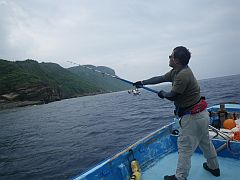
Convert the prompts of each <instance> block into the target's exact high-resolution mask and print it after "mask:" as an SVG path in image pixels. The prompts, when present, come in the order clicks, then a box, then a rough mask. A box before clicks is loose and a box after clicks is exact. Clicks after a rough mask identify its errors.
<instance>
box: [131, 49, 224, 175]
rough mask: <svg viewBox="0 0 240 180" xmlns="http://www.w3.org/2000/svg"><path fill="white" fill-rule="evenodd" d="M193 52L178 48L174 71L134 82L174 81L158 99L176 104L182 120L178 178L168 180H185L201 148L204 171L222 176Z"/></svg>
mask: <svg viewBox="0 0 240 180" xmlns="http://www.w3.org/2000/svg"><path fill="white" fill-rule="evenodd" d="M190 58H191V53H190V52H189V50H188V49H187V48H186V47H183V46H178V47H176V48H174V49H173V52H172V54H171V55H170V56H169V59H170V60H169V66H170V67H172V69H171V70H170V71H169V72H168V73H166V74H165V75H162V76H157V77H153V78H150V79H147V80H143V81H137V82H135V83H133V85H134V86H136V87H138V88H141V87H142V86H143V85H149V84H158V83H162V82H172V89H171V91H170V92H166V91H163V90H161V91H160V92H159V93H158V96H159V97H160V98H162V99H164V98H166V99H168V100H170V101H174V104H175V114H176V115H177V116H178V117H179V118H180V121H179V123H180V132H179V137H178V163H177V169H176V173H175V175H171V176H164V180H185V179H187V177H188V174H189V170H190V168H191V156H192V155H193V153H194V151H195V150H196V148H197V146H199V147H200V149H201V150H202V151H203V154H204V157H205V158H206V160H207V162H205V163H203V168H204V169H205V170H207V171H209V172H211V173H212V174H213V175H214V176H220V169H219V164H218V160H217V153H216V150H215V148H214V146H213V144H212V142H211V140H210V138H209V132H208V123H209V120H208V119H209V116H208V112H207V111H206V107H207V103H206V101H205V100H204V99H201V96H200V87H199V85H198V82H197V80H196V79H195V77H194V75H193V73H192V71H191V69H190V67H189V66H188V63H189V60H190Z"/></svg>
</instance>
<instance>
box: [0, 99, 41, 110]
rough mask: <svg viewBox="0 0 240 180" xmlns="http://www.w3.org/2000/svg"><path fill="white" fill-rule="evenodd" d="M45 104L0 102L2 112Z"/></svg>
mask: <svg viewBox="0 0 240 180" xmlns="http://www.w3.org/2000/svg"><path fill="white" fill-rule="evenodd" d="M39 104H44V103H43V102H42V101H16V102H0V111H1V110H4V109H12V108H17V107H24V106H31V105H39Z"/></svg>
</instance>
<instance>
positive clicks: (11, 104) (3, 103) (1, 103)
mask: <svg viewBox="0 0 240 180" xmlns="http://www.w3.org/2000/svg"><path fill="white" fill-rule="evenodd" d="M104 93H111V92H97V93H84V94H81V95H78V96H74V97H69V98H64V99H71V98H77V97H84V96H94V95H98V94H104ZM61 100H63V99H55V100H52V101H50V102H47V103H46V102H44V101H42V100H25V101H17V100H10V99H8V100H6V99H4V100H3V99H1V98H0V111H1V110H5V109H13V108H17V107H24V106H32V105H41V104H48V103H51V102H55V101H61Z"/></svg>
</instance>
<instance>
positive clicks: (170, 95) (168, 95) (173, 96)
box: [158, 90, 180, 101]
mask: <svg viewBox="0 0 240 180" xmlns="http://www.w3.org/2000/svg"><path fill="white" fill-rule="evenodd" d="M179 95H180V94H179V93H176V92H174V91H170V92H166V91H163V90H162V91H160V92H159V93H158V96H159V97H160V98H162V99H163V98H166V99H168V100H170V101H175V100H176V99H177V97H178V96H179Z"/></svg>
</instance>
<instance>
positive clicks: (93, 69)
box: [67, 61, 158, 94]
mask: <svg viewBox="0 0 240 180" xmlns="http://www.w3.org/2000/svg"><path fill="white" fill-rule="evenodd" d="M67 62H69V63H71V64H74V65H78V66H81V67H84V68H86V69H89V70H91V71H94V72H96V73H100V74H102V75H103V76H104V75H106V76H109V77H111V78H114V79H118V80H120V81H122V82H125V83H128V84H131V85H133V82H131V81H129V80H126V79H123V78H120V77H118V76H116V75H112V74H109V73H106V72H102V71H99V70H97V69H95V68H91V67H89V66H86V65H80V64H78V63H75V62H72V61H67ZM140 87H141V88H143V89H145V90H147V91H150V92H153V93H156V94H158V91H156V90H154V89H151V88H149V87H146V86H143V85H142V86H140Z"/></svg>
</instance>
